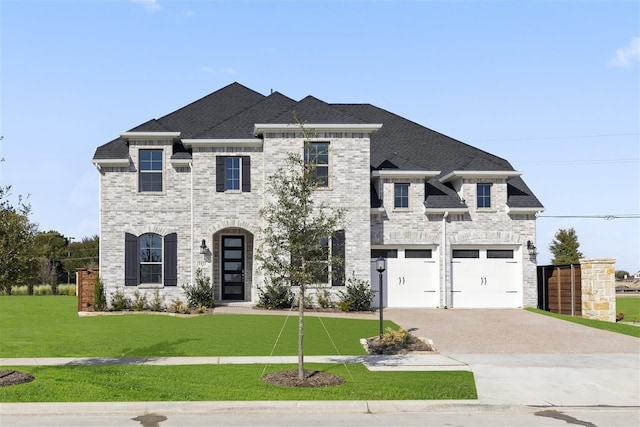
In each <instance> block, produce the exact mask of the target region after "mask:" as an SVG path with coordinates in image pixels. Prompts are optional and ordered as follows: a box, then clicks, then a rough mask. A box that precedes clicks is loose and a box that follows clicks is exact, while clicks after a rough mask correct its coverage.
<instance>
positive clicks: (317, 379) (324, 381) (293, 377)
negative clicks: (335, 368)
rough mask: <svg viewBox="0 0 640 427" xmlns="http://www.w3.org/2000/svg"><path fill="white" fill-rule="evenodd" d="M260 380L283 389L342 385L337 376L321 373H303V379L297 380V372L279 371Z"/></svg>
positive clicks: (341, 379) (341, 380)
mask: <svg viewBox="0 0 640 427" xmlns="http://www.w3.org/2000/svg"><path fill="white" fill-rule="evenodd" d="M262 380H263V381H265V382H268V383H269V384H275V385H280V386H285V387H329V386H334V385H340V384H342V383H344V378H342V377H341V376H339V375H334V374H329V373H327V372H322V371H307V370H305V371H304V379H302V380H301V379H300V378H298V370H297V369H296V370H292V371H280V372H274V373H272V374H267V375H265V376H264V377H262Z"/></svg>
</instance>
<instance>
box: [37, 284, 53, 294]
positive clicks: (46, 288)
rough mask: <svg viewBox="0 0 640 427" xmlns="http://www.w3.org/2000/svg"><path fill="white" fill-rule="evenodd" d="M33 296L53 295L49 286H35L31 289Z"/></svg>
mask: <svg viewBox="0 0 640 427" xmlns="http://www.w3.org/2000/svg"><path fill="white" fill-rule="evenodd" d="M33 294H34V295H53V289H52V288H51V285H36V286H34V287H33Z"/></svg>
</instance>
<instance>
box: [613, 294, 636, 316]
mask: <svg viewBox="0 0 640 427" xmlns="http://www.w3.org/2000/svg"><path fill="white" fill-rule="evenodd" d="M616 312H618V313H620V312H623V313H624V321H625V322H632V321H633V318H634V317H635V318H636V319H637V320H638V321H640V296H635V297H633V296H617V297H616Z"/></svg>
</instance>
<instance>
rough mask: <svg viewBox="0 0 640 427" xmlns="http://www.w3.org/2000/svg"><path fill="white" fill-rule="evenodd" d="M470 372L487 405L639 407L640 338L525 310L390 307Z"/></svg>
mask: <svg viewBox="0 0 640 427" xmlns="http://www.w3.org/2000/svg"><path fill="white" fill-rule="evenodd" d="M384 314H385V319H390V320H393V321H394V322H396V323H397V324H399V325H400V326H402V327H403V328H405V329H408V330H411V331H412V333H413V334H414V335H418V336H422V337H426V338H430V339H432V340H433V341H434V344H435V346H436V348H437V350H438V351H439V352H440V353H442V354H444V355H447V356H449V357H452V358H454V359H456V360H459V361H461V362H464V363H466V364H468V365H469V366H470V367H471V370H472V371H473V373H474V375H475V377H476V384H477V388H478V399H479V401H480V402H481V403H488V404H519V405H543V406H548V405H558V406H591V405H611V406H640V339H638V338H633V337H630V336H627V335H621V334H617V333H613V332H606V331H601V330H598V329H594V328H589V327H586V326H581V325H577V324H574V323H570V322H566V321H562V320H558V319H554V318H552V317H548V316H543V315H540V314H536V313H531V312H528V311H525V310H462V309H451V310H435V309H386V310H385V312H384Z"/></svg>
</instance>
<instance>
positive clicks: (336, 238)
mask: <svg viewBox="0 0 640 427" xmlns="http://www.w3.org/2000/svg"><path fill="white" fill-rule="evenodd" d="M345 240H346V238H345V233H344V230H338V231H336V232H335V233H333V236H332V237H331V257H332V258H334V259H338V260H339V261H340V262H339V263H338V262H336V263H333V265H332V271H333V277H332V278H331V285H332V286H344V280H345V277H344V268H345Z"/></svg>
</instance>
